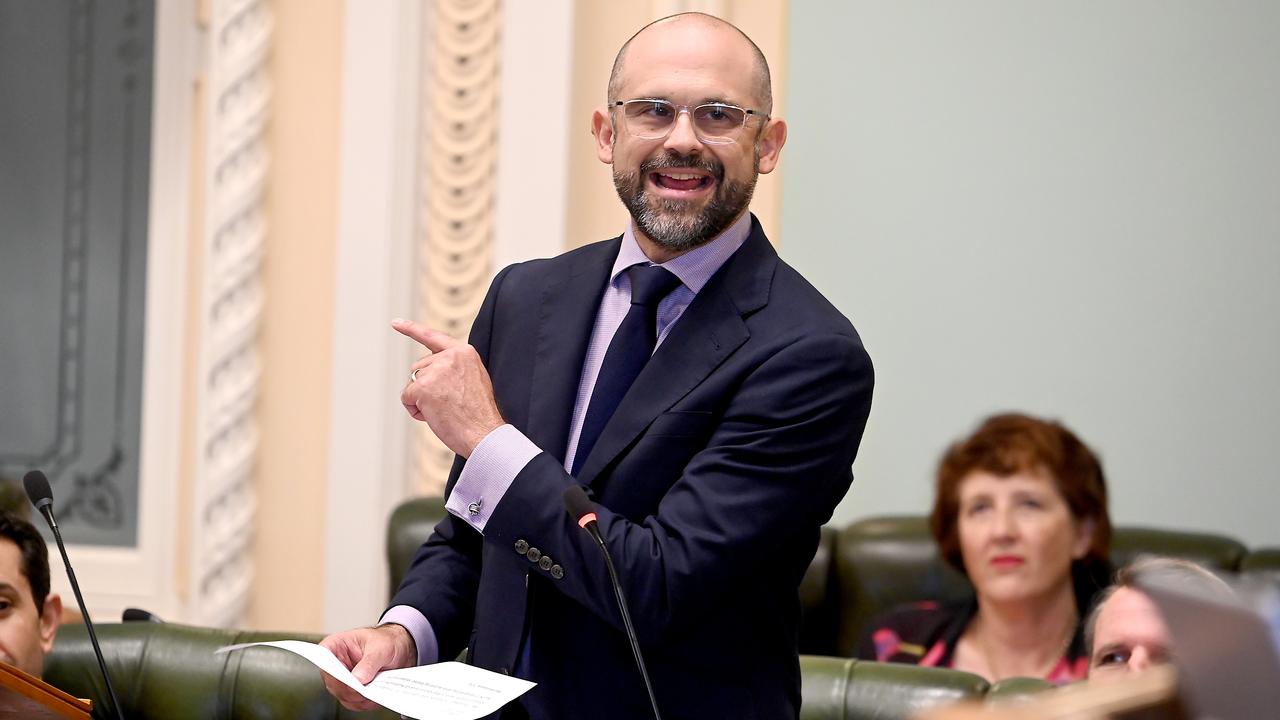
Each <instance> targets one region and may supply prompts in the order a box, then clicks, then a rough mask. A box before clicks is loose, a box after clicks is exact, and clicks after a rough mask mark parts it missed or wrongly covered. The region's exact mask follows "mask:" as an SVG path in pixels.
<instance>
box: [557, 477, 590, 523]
mask: <svg viewBox="0 0 1280 720" xmlns="http://www.w3.org/2000/svg"><path fill="white" fill-rule="evenodd" d="M564 507H565V510H568V511H569V514H570V515H571V516H573V519H574V520H578V519H580V518H582V517H583V516H585V515H590V514H592V513H594V512H595V506H594V505H593V504H592V503H591V498H589V497H587V491H586V490H583V489H582V486H581V485H570V486H569V487H567V488H565V489H564Z"/></svg>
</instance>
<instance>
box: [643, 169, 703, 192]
mask: <svg viewBox="0 0 1280 720" xmlns="http://www.w3.org/2000/svg"><path fill="white" fill-rule="evenodd" d="M649 179H650V180H652V181H653V184H654V185H657V186H658V187H661V188H666V189H668V190H683V191H685V192H689V191H691V190H701V189H702V188H705V187H709V186H710V185H711V183H712V182H713V181H712V179H711V176H709V175H702V174H699V173H689V172H677V171H657V172H652V173H649Z"/></svg>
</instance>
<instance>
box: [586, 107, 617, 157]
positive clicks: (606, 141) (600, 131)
mask: <svg viewBox="0 0 1280 720" xmlns="http://www.w3.org/2000/svg"><path fill="white" fill-rule="evenodd" d="M591 134H592V135H594V136H595V139H596V157H598V158H600V162H602V163H604V164H605V165H612V164H613V120H612V119H611V118H610V117H609V111H608V109H606V108H596V111H595V112H593V113H591Z"/></svg>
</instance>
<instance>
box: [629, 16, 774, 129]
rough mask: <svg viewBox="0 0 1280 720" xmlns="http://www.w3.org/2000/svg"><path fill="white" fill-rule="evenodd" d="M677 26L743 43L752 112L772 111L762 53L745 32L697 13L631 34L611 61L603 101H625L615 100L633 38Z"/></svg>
mask: <svg viewBox="0 0 1280 720" xmlns="http://www.w3.org/2000/svg"><path fill="white" fill-rule="evenodd" d="M677 23H699V24H702V25H704V26H705V27H707V28H709V29H712V30H720V31H727V32H732V33H733V34H735V35H736V36H737V37H738V38H740V39H741V41H742V42H743V43H745V46H746V47H748V48H749V49H750V52H751V55H752V57H753V58H754V63H753V64H754V67H753V68H752V72H753V74H754V75H755V78H754V80H755V82H754V83H753V86H754V89H755V94H756V97H755V101H756V103H757V107H754V108H752V109H754V110H760V111H762V112H763V113H764V114H766V115H768V114H770V113H772V112H773V80H772V79H771V77H770V75H769V62H768V61H767V60H765V57H764V53H763V52H761V51H760V48H759V47H758V46H757V45H756V44H755V42H753V41H752V40H751V38H749V37H747V34H746V33H744V32H742V31H741V30H739V29H738V28H737V27H736V26H734V25H733V24H732V23H729V22H726V21H724V20H721V19H720V18H718V17H715V16H713V15H707V14H705V13H699V12H687V13H680V14H678V15H671V16H669V17H664V18H662V19H660V20H654V21H653V22H651V23H649V24H648V25H645V26H644V27H642V28H640V30H639V31H638V32H636V34H635V35H632V36H631V37H630V39H628V40H627V41H626V42H625V43H623V44H622V48H621V49H620V50H618V56H617V57H616V58H614V60H613V72H611V73H610V74H609V96H608V98H606V102H609V103H612V102H613V101H615V100H626V99H629V98H621V97H618V95H619V93H621V92H622V83H623V79H624V78H623V75H624V71H625V65H626V57H627V49H628V48H630V47H631V43H633V42H635V40H636V38H638V37H640V36H641V35H644V34H646V33H651V32H661V31H662V30H663V29H664V28H667V27H670V26H672V25H675V24H677Z"/></svg>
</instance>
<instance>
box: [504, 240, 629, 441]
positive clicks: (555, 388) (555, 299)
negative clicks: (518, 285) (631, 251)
mask: <svg viewBox="0 0 1280 720" xmlns="http://www.w3.org/2000/svg"><path fill="white" fill-rule="evenodd" d="M620 242H621V238H615V239H613V240H611V241H608V242H603V243H599V244H597V245H593V246H588V247H586V248H583V249H582V250H581V251H579V252H580V254H579V255H578V256H576V257H574V259H573V263H572V264H571V265H570V267H569V270H568V272H566V273H563V274H560V275H559V276H557V277H554V278H552V279H551V281H550V283H549V284H548V285H547V288H546V290H544V291H543V294H542V299H541V302H540V303H539V305H538V307H539V313H538V339H537V347H536V349H535V350H534V354H533V373H532V382H531V383H530V386H529V392H530V398H529V422H528V424H527V426H526V427H525V428H523V430H524V432H525V435H526V436H527V437H528V438H529V439H530V440H532V441H533V442H534V444H536V445H537V446H538V447H540V448H542V449H543V450H545V451H546V452H548V453H550V454H551V455H553V456H554V457H556V458H558V459H559V460H560V461H561V462H562V463H563V462H564V451H565V446H566V445H568V443H569V422H570V420H572V418H573V404H574V400H575V398H576V397H577V394H578V382H579V380H580V379H581V376H582V361H583V358H584V357H586V354H587V344H588V343H589V342H590V340H591V333H592V330H593V329H594V327H595V317H596V311H597V310H598V309H599V307H600V295H601V293H603V292H604V288H605V284H606V283H608V282H609V270H610V269H612V267H613V261H614V259H615V258H617V256H618V246H619V244H620Z"/></svg>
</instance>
